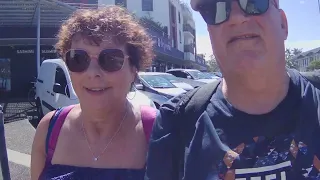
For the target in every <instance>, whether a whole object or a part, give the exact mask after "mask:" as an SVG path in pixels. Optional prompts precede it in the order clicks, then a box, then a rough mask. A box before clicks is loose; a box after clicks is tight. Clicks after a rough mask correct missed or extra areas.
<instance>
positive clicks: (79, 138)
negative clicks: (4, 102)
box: [31, 6, 155, 180]
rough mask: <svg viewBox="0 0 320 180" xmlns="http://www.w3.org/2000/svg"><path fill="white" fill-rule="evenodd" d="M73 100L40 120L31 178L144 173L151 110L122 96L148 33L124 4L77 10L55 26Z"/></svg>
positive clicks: (147, 51)
mask: <svg viewBox="0 0 320 180" xmlns="http://www.w3.org/2000/svg"><path fill="white" fill-rule="evenodd" d="M56 49H57V51H58V52H59V54H60V55H61V57H62V58H63V60H64V61H65V63H66V65H67V67H68V69H69V73H70V77H71V80H72V85H73V87H74V89H75V91H76V94H77V96H78V98H79V102H80V103H79V104H77V105H73V106H68V107H64V108H60V109H58V110H57V111H55V112H51V113H48V114H47V115H45V116H44V117H43V119H42V120H41V121H40V123H39V125H38V127H37V131H36V135H35V137H34V142H33V146H32V155H31V179H32V180H36V179H41V180H42V179H43V180H44V179H77V180H81V179H95V180H98V179H108V180H112V179H126V180H131V179H132V180H133V179H134V180H138V179H143V176H144V172H145V162H146V154H147V149H148V136H149V133H150V130H151V127H152V124H153V120H154V116H155V110H154V109H153V108H151V107H150V106H145V107H144V106H138V105H137V104H134V103H131V102H130V101H128V99H127V94H128V92H129V91H130V89H131V87H132V85H133V82H134V80H135V78H136V76H137V72H138V71H139V70H140V69H142V68H144V67H146V66H148V65H149V64H150V62H151V60H152V58H153V52H152V40H151V38H150V37H149V36H148V35H147V33H146V31H145V30H144V29H143V28H142V26H141V25H139V23H138V22H137V21H136V20H135V19H134V18H133V17H132V16H131V15H130V14H129V13H128V12H127V11H126V10H125V9H123V8H121V7H118V6H108V7H105V8H101V9H100V8H99V9H96V10H77V11H76V12H75V13H74V14H73V15H72V16H71V17H70V18H69V19H68V20H67V21H65V22H64V23H63V24H62V26H61V28H60V31H59V33H58V42H57V44H56Z"/></svg>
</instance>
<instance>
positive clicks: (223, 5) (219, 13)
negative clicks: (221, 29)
mask: <svg viewBox="0 0 320 180" xmlns="http://www.w3.org/2000/svg"><path fill="white" fill-rule="evenodd" d="M199 11H200V14H201V16H202V17H203V19H204V20H205V22H206V23H207V24H212V25H215V24H220V23H223V22H225V21H226V20H227V19H228V17H229V14H230V3H228V2H226V1H209V2H206V3H205V4H203V5H201V6H200V8H199Z"/></svg>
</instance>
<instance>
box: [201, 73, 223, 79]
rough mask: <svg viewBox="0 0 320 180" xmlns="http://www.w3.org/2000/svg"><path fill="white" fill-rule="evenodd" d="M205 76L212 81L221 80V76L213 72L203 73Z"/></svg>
mask: <svg viewBox="0 0 320 180" xmlns="http://www.w3.org/2000/svg"><path fill="white" fill-rule="evenodd" d="M203 74H205V75H206V76H207V77H208V78H210V79H219V78H221V76H218V75H216V74H215V73H213V72H203Z"/></svg>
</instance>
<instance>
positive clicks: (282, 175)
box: [146, 0, 320, 180]
mask: <svg viewBox="0 0 320 180" xmlns="http://www.w3.org/2000/svg"><path fill="white" fill-rule="evenodd" d="M191 6H192V8H193V9H194V10H195V11H198V12H199V13H200V14H201V16H202V17H203V19H204V20H205V22H206V23H207V29H208V32H209V35H210V40H211V44H212V50H213V53H214V55H215V57H216V58H217V62H218V64H219V67H220V69H221V71H222V74H223V76H224V77H223V79H222V80H221V81H217V82H214V83H212V84H209V85H204V86H203V87H201V88H199V89H197V90H195V91H194V93H193V94H192V92H190V93H187V94H185V95H181V96H178V97H175V98H173V99H172V100H170V101H169V102H167V103H166V104H164V105H162V107H161V108H160V112H159V114H158V116H157V119H156V122H155V125H154V127H153V132H152V136H151V140H150V146H149V153H148V162H147V173H146V179H150V180H178V179H179V180H180V179H183V180H216V179H227V180H231V179H237V180H249V179H251V180H252V179H259V180H260V179H266V180H267V179H277V180H285V179H286V180H301V179H320V173H319V172H320V161H319V159H320V127H319V113H318V112H320V109H319V107H318V104H319V97H320V96H319V94H320V93H319V90H318V89H316V88H315V87H314V86H313V85H312V84H311V83H309V82H308V80H307V79H306V78H304V77H303V76H302V75H301V74H300V73H299V72H297V71H295V70H290V69H286V64H285V46H284V41H285V40H286V38H287V36H288V24H287V19H286V16H285V13H284V12H283V10H281V9H280V8H279V0H191ZM208 94H209V96H208ZM206 97H208V98H206ZM203 101H206V102H203Z"/></svg>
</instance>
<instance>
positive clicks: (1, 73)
mask: <svg viewBox="0 0 320 180" xmlns="http://www.w3.org/2000/svg"><path fill="white" fill-rule="evenodd" d="M10 66H11V62H10V59H9V58H0V93H2V92H7V91H11V83H10V82H11V70H10V69H11V68H10Z"/></svg>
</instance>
